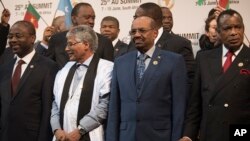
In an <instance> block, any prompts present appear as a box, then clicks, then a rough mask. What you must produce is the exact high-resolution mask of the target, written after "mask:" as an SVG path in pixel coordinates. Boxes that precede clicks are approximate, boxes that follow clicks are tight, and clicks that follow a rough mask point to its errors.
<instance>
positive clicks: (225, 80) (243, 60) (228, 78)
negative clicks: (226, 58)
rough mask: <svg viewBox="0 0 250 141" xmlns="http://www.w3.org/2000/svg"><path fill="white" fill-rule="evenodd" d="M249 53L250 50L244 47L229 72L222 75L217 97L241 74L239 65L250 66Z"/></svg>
mask: <svg viewBox="0 0 250 141" xmlns="http://www.w3.org/2000/svg"><path fill="white" fill-rule="evenodd" d="M248 53H249V51H248V48H247V47H246V46H245V45H244V46H243V48H242V50H241V51H240V53H239V54H238V55H237V57H236V58H235V59H234V61H233V63H232V64H231V66H230V67H229V68H228V70H227V71H226V72H225V73H224V74H222V75H221V77H220V78H219V80H218V82H217V83H216V88H215V90H214V96H216V94H217V93H218V91H220V90H221V89H222V88H224V87H225V86H226V85H227V84H229V83H232V80H233V79H234V78H235V77H236V76H238V75H239V74H240V69H242V68H241V66H240V65H239V64H244V66H248V65H249V60H248V58H247V56H248ZM214 96H213V97H212V98H211V100H212V99H213V98H214Z"/></svg>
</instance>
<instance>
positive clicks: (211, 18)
mask: <svg viewBox="0 0 250 141" xmlns="http://www.w3.org/2000/svg"><path fill="white" fill-rule="evenodd" d="M212 20H216V16H215V15H212V16H209V17H208V18H207V19H206V21H205V31H206V32H208V30H209V27H210V23H211V21H212Z"/></svg>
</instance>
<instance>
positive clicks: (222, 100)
mask: <svg viewBox="0 0 250 141" xmlns="http://www.w3.org/2000/svg"><path fill="white" fill-rule="evenodd" d="M249 109H250V49H249V48H247V47H246V46H244V47H243V49H242V50H241V51H240V53H239V54H238V55H237V56H236V58H235V60H234V61H233V63H232V65H231V66H230V67H229V69H228V70H227V71H226V72H225V73H223V69H222V47H220V48H216V49H212V50H209V51H204V52H200V53H199V54H197V70H196V75H195V79H194V83H193V89H192V95H191V99H190V102H189V107H188V111H187V118H186V125H185V130H184V136H189V137H190V138H191V139H192V140H195V138H196V137H197V135H198V132H200V135H199V136H200V141H229V126H230V125H231V124H250V110H249Z"/></svg>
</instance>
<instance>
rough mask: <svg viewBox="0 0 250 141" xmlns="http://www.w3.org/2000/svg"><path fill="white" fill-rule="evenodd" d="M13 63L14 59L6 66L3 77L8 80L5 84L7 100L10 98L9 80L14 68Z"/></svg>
mask: <svg viewBox="0 0 250 141" xmlns="http://www.w3.org/2000/svg"><path fill="white" fill-rule="evenodd" d="M15 62H16V59H12V60H11V61H10V62H9V63H8V65H7V71H6V74H5V77H6V78H8V79H7V80H8V82H7V83H6V84H7V85H6V86H7V89H6V90H7V92H6V93H7V95H6V96H7V97H8V100H11V98H12V96H11V95H12V87H11V79H12V72H13V68H14V65H15Z"/></svg>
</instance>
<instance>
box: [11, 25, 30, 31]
mask: <svg viewBox="0 0 250 141" xmlns="http://www.w3.org/2000/svg"><path fill="white" fill-rule="evenodd" d="M10 33H29V29H28V27H26V26H24V25H23V24H20V23H19V24H14V25H13V26H12V27H11V28H10Z"/></svg>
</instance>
